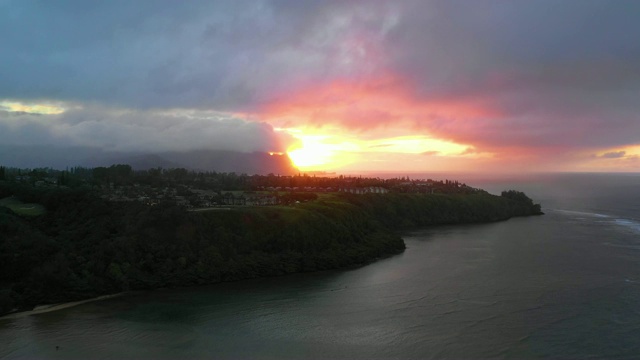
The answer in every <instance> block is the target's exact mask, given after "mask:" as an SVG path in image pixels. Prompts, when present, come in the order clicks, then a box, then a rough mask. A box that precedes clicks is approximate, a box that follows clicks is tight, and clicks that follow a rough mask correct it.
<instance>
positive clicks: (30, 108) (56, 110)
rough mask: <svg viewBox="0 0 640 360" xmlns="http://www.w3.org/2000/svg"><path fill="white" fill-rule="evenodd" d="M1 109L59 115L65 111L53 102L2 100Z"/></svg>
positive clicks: (0, 102)
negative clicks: (37, 102) (29, 102)
mask: <svg viewBox="0 0 640 360" xmlns="http://www.w3.org/2000/svg"><path fill="white" fill-rule="evenodd" d="M0 109H6V111H10V112H23V113H30V114H43V115H57V114H61V113H63V112H64V111H65V109H64V108H63V107H61V106H58V105H52V104H23V103H20V102H15V101H0Z"/></svg>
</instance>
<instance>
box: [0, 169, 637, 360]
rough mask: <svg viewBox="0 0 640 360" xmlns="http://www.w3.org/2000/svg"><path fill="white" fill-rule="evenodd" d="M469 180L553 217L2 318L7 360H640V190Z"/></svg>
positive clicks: (576, 178)
mask: <svg viewBox="0 0 640 360" xmlns="http://www.w3.org/2000/svg"><path fill="white" fill-rule="evenodd" d="M472 181H475V183H474V182H472ZM468 183H469V184H471V185H474V186H480V187H483V188H487V189H488V190H491V191H499V190H503V189H508V188H517V189H521V190H524V191H526V192H527V194H529V195H530V196H531V197H533V198H534V199H536V200H537V201H541V202H542V204H543V209H544V210H545V212H546V215H545V216H541V217H529V218H517V219H511V220H509V221H505V222H500V223H492V224H484V225H467V226H446V227H436V228H430V229H423V230H418V231H414V232H410V233H407V234H406V236H405V241H406V244H407V250H406V251H405V252H404V253H403V254H401V255H398V256H394V257H391V258H388V259H384V260H381V261H378V262H376V263H374V264H371V265H368V266H365V267H362V268H358V269H355V270H349V271H336V272H325V273H315V274H302V275H294V276H286V277H281V278H273V279H262V280H252V281H243V282H237V283H228V284H219V285H215V286H208V287H201V288H190V289H178V290H160V291H154V292H148V293H142V294H136V295H131V296H127V297H123V298H117V299H111V300H106V301H101V302H94V303H88V304H85V305H81V306H77V307H74V308H69V309H65V310H61V311H57V312H51V313H46V314H40V315H33V316H27V317H22V318H17V319H0V357H1V358H33V357H36V358H73V357H75V358H113V359H120V358H145V357H146V358H219V359H225V358H228V359H241V358H251V359H256V358H273V359H280V358H354V359H356V358H357V359H370V358H389V359H391V358H421V359H424V358H459V357H467V358H522V357H530V358H536V357H552V358H585V357H600V358H612V357H617V358H640V341H639V340H638V339H640V177H638V176H632V175H564V176H542V177H538V178H535V179H533V180H532V179H529V180H526V181H525V180H522V179H507V180H503V181H496V180H482V179H476V180H469V181H468ZM512 185H513V186H512ZM56 346H60V349H59V350H57V351H56V349H55V347H56Z"/></svg>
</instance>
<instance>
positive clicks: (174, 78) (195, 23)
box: [0, 0, 350, 109]
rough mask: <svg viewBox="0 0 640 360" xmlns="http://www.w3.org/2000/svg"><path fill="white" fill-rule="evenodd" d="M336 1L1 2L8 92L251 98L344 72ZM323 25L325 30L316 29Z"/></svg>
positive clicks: (221, 103)
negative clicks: (337, 57)
mask: <svg viewBox="0 0 640 360" xmlns="http://www.w3.org/2000/svg"><path fill="white" fill-rule="evenodd" d="M324 5H330V4H329V3H328V2H327V3H324V2H315V3H313V4H309V5H302V4H300V3H299V2H297V1H277V2H273V3H272V2H264V1H252V2H239V1H215V2H213V1H189V2H176V1H133V2H132V1H109V2H100V3H95V2H86V1H61V2H47V1H30V0H26V1H22V0H18V1H12V0H9V1H6V0H5V1H2V2H0V43H1V44H2V45H1V46H2V48H3V56H2V57H0V78H1V79H2V82H0V98H18V99H23V98H32V99H33V98H56V99H59V100H82V101H99V102H106V103H115V104H118V105H123V106H127V107H150V108H151V107H164V106H181V107H208V108H216V109H229V108H238V107H245V106H247V105H250V104H252V103H253V102H256V101H260V100H261V99H263V98H264V97H265V96H267V95H269V94H270V93H272V92H274V91H277V90H281V89H282V88H283V87H285V86H290V84H291V83H295V82H297V81H304V80H308V79H312V78H314V77H318V76H325V75H330V74H332V73H338V72H339V71H340V68H341V66H340V65H339V64H338V65H336V64H335V63H334V58H335V56H334V55H335V54H333V53H335V52H336V51H337V49H336V48H335V46H334V41H335V36H336V34H335V33H334V32H336V31H340V30H341V29H340V27H341V26H342V27H346V26H348V25H350V24H349V23H341V22H340V21H341V20H340V19H338V20H337V21H336V23H335V24H331V23H327V22H319V19H327V18H328V17H331V16H334V15H339V14H334V13H333V12H332V11H329V10H330V8H331V7H330V6H326V7H328V8H329V9H324V8H322V7H323V6H324ZM316 30H318V31H316Z"/></svg>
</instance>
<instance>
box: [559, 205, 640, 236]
mask: <svg viewBox="0 0 640 360" xmlns="http://www.w3.org/2000/svg"><path fill="white" fill-rule="evenodd" d="M551 211H554V212H558V213H563V214H567V215H576V216H582V217H593V218H600V219H609V220H610V221H607V222H610V223H611V224H614V225H618V226H621V227H625V228H627V229H631V230H633V231H634V232H638V233H640V222H639V221H636V220H631V219H625V218H618V217H614V216H611V215H606V214H600V213H592V212H584V211H574V210H562V209H551Z"/></svg>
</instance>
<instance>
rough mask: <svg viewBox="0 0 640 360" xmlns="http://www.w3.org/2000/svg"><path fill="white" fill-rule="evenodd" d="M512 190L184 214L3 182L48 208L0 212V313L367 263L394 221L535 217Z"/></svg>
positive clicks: (389, 239) (5, 189)
mask: <svg viewBox="0 0 640 360" xmlns="http://www.w3.org/2000/svg"><path fill="white" fill-rule="evenodd" d="M520 194H521V193H520ZM520 194H516V193H515V192H514V193H511V192H508V193H506V196H493V195H489V194H486V193H481V194H473V195H442V194H440V195H438V194H434V195H421V194H386V195H381V194H368V195H351V194H337V195H327V196H322V197H319V198H317V199H316V200H315V201H310V202H307V203H299V204H295V205H293V206H280V207H246V208H241V209H237V210H233V211H225V210H218V211H207V212H187V211H184V209H181V208H179V207H175V206H171V205H167V204H164V205H158V206H153V207H150V206H145V205H142V204H139V203H135V202H130V203H112V202H107V201H105V200H103V199H101V198H99V197H98V196H97V195H96V194H95V193H93V192H92V191H91V190H90V189H86V188H79V189H64V188H51V189H37V188H33V187H28V186H19V185H16V184H8V183H6V182H0V197H3V196H9V195H12V196H16V197H18V198H20V200H22V201H24V202H30V203H41V204H43V205H44V206H45V207H46V210H47V211H46V213H45V214H44V215H41V216H38V217H30V218H29V217H20V216H18V215H16V214H14V213H13V212H12V211H11V210H9V209H8V208H3V207H0V313H5V312H9V311H12V310H14V309H21V310H25V309H30V308H32V307H33V306H35V305H38V304H44V303H57V302H66V301H73V300H78V299H83V298H88V297H92V296H97V295H102V294H107V293H114V292H119V291H125V290H135V289H153V288H158V287H167V286H171V287H173V286H187V285H196V284H208V283H215V282H220V281H231V280H238V279H245V278H254V277H262V276H276V275H282V274H288V273H294V272H304V271H316V270H324V269H335V268H341V267H347V266H353V265H356V264H364V263H367V262H370V261H373V260H375V259H376V258H379V257H383V256H387V255H390V254H395V253H399V252H401V251H403V249H404V247H405V245H404V242H403V241H402V239H401V238H400V237H399V236H398V235H397V234H396V233H395V232H394V231H393V230H397V229H400V228H403V227H413V226H424V225H432V224H452V223H468V222H484V221H497V220H503V219H507V218H509V217H511V216H524V215H532V214H536V213H539V206H538V207H536V206H535V205H533V203H532V202H530V199H528V198H527V197H526V196H525V195H524V194H521V195H520ZM522 196H524V198H523V197H522Z"/></svg>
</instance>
